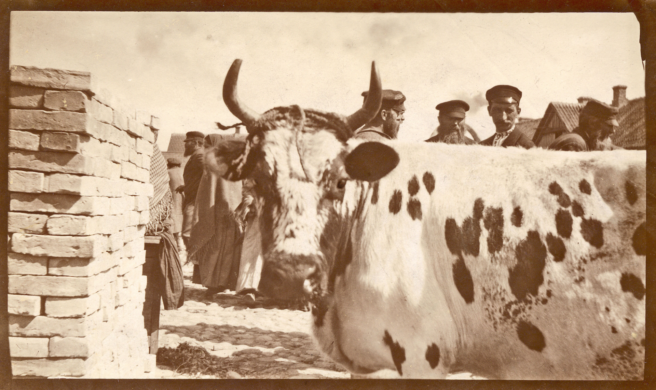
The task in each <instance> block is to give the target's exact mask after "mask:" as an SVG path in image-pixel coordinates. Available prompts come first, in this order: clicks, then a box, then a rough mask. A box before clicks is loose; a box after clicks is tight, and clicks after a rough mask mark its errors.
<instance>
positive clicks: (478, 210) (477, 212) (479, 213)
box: [473, 198, 485, 221]
mask: <svg viewBox="0 0 656 390" xmlns="http://www.w3.org/2000/svg"><path fill="white" fill-rule="evenodd" d="M484 208H485V204H484V203H483V199H481V198H477V199H476V200H475V201H474V215H473V217H474V220H476V221H480V220H481V218H483V209H484Z"/></svg>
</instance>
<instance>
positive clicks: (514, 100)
mask: <svg viewBox="0 0 656 390" xmlns="http://www.w3.org/2000/svg"><path fill="white" fill-rule="evenodd" d="M485 98H486V99H487V102H488V106H487V112H488V113H489V114H490V116H491V117H492V121H493V122H494V126H495V127H496V133H494V135H493V136H491V137H490V138H488V139H485V140H483V141H481V145H487V146H502V147H504V148H505V147H509V146H520V147H522V148H526V149H529V148H533V147H535V144H534V143H533V141H531V140H530V139H529V138H528V137H527V136H525V135H524V134H523V133H522V132H521V131H519V130H518V129H516V128H515V124H516V123H517V118H518V117H519V114H520V113H521V112H522V109H521V108H519V101H520V100H521V99H522V91H520V90H519V89H518V88H516V87H513V86H512V85H496V86H494V87H492V88H490V89H488V90H487V92H486V93H485Z"/></svg>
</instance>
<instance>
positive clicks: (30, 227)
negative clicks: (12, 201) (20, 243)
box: [7, 212, 48, 234]
mask: <svg viewBox="0 0 656 390" xmlns="http://www.w3.org/2000/svg"><path fill="white" fill-rule="evenodd" d="M47 221H48V216H47V215H44V214H30V213H13V212H10V213H8V223H7V225H8V229H9V230H8V232H9V233H36V234H39V233H43V232H44V228H45V226H46V222H47Z"/></svg>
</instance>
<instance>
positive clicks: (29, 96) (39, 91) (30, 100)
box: [9, 85, 45, 108]
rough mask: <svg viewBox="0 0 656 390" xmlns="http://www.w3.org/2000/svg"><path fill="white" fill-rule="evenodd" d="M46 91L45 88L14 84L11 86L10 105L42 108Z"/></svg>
mask: <svg viewBox="0 0 656 390" xmlns="http://www.w3.org/2000/svg"><path fill="white" fill-rule="evenodd" d="M44 91H45V90H44V89H43V88H34V87H25V86H22V85H12V86H10V87H9V107H16V108H40V107H41V106H42V105H43V92H44Z"/></svg>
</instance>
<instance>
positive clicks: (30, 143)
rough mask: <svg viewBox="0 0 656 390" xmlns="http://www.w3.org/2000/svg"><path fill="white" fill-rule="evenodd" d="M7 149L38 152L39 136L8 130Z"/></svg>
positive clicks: (27, 132)
mask: <svg viewBox="0 0 656 390" xmlns="http://www.w3.org/2000/svg"><path fill="white" fill-rule="evenodd" d="M9 149H23V150H39V135H38V134H34V133H30V132H29V131H19V130H9Z"/></svg>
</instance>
